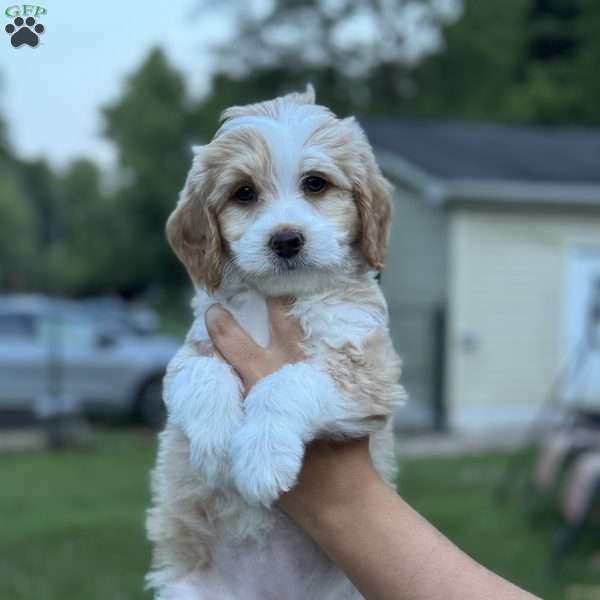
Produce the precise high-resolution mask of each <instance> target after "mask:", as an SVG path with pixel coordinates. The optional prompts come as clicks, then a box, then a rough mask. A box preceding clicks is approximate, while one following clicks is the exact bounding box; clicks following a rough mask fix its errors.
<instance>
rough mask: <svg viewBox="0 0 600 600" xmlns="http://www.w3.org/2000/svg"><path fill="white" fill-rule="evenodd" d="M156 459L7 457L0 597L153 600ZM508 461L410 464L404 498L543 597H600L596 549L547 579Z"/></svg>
mask: <svg viewBox="0 0 600 600" xmlns="http://www.w3.org/2000/svg"><path fill="white" fill-rule="evenodd" d="M153 455H154V444H153V441H152V439H151V438H150V437H148V436H146V435H143V434H124V433H107V434H102V435H101V436H99V438H98V444H97V446H96V449H94V450H91V451H87V452H81V453H74V452H73V453H71V452H65V453H60V454H54V455H51V454H38V453H35V454H34V453H32V454H24V455H18V456H0V599H1V600H96V599H98V600H100V599H102V600H107V599H110V600H121V599H123V600H124V599H127V600H134V599H142V598H148V597H149V595H148V594H146V593H144V592H143V590H142V577H143V574H144V572H145V570H146V567H147V564H148V560H149V549H148V546H147V544H146V542H145V540H144V531H143V519H144V508H145V506H146V504H147V501H148V470H149V468H150V465H151V464H152V461H153ZM504 460H505V459H504V458H503V457H502V456H498V455H490V456H483V457H476V458H449V459H419V460H410V461H404V462H403V465H402V475H401V484H402V492H403V494H404V496H405V498H406V499H407V500H408V501H409V502H410V503H411V504H412V505H413V506H414V507H416V508H417V509H418V510H419V511H420V512H422V513H423V514H424V515H425V516H426V517H427V518H428V519H430V520H431V521H432V522H433V523H434V524H435V525H436V526H437V527H438V528H440V529H441V530H442V531H443V532H444V533H445V534H447V535H448V536H449V537H450V538H451V539H452V540H454V541H455V542H456V543H457V544H458V545H459V546H461V547H462V548H464V549H465V550H466V551H467V552H469V553H470V554H471V555H472V556H474V557H475V558H477V559H478V560H479V561H481V562H482V563H483V564H485V565H487V566H488V567H490V568H492V569H494V570H495V571H497V572H499V573H501V574H503V575H505V576H506V577H508V578H509V579H511V580H513V581H515V582H516V583H519V584H520V585H522V586H523V587H525V588H527V589H530V590H531V591H533V592H535V593H537V594H539V595H541V596H542V597H543V598H547V599H556V600H558V599H561V600H563V599H567V600H592V599H594V598H596V599H597V598H600V567H599V566H598V562H599V561H598V555H596V557H595V558H594V556H593V553H592V552H591V548H592V547H593V541H594V540H593V539H591V540H584V541H583V544H582V545H581V547H580V549H579V551H578V552H577V554H575V555H574V556H573V557H571V558H570V559H569V560H567V561H566V562H565V564H564V567H563V569H562V571H561V574H560V576H556V577H555V578H553V579H549V578H548V577H547V576H546V575H544V574H543V572H542V568H541V567H542V565H543V563H544V561H545V559H546V557H547V553H548V548H549V542H550V539H551V537H552V531H553V525H554V521H553V520H551V519H550V518H548V517H546V518H537V519H536V521H535V524H532V523H531V522H530V521H531V520H530V519H527V518H526V517H525V516H524V513H523V511H522V510H521V509H519V508H518V507H516V506H514V505H509V506H504V507H502V506H500V505H498V504H497V503H495V502H494V500H493V499H492V497H491V488H492V487H493V485H494V483H495V481H496V480H497V477H498V474H499V472H500V470H501V469H502V465H503V464H504ZM595 586H597V587H595ZM310 600H312V599H310ZM315 600H317V599H315Z"/></svg>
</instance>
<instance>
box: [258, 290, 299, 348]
mask: <svg viewBox="0 0 600 600" xmlns="http://www.w3.org/2000/svg"><path fill="white" fill-rule="evenodd" d="M292 303H293V298H290V297H287V296H281V297H278V298H268V299H267V310H268V313H269V324H270V328H271V338H272V339H273V338H275V341H281V342H286V343H297V342H300V341H301V340H302V338H303V337H304V331H303V330H302V326H301V325H300V321H299V320H298V319H297V318H295V317H290V316H289V314H288V311H289V310H290V307H291V305H292Z"/></svg>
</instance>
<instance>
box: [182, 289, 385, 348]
mask: <svg viewBox="0 0 600 600" xmlns="http://www.w3.org/2000/svg"><path fill="white" fill-rule="evenodd" d="M370 292H371V293H370V294H369V296H370V298H369V299H368V300H367V301H365V300H364V296H363V297H362V298H361V299H360V300H359V299H358V298H357V299H356V300H355V299H354V298H353V295H352V294H351V293H349V292H344V291H340V290H335V291H331V292H324V293H321V294H315V295H312V296H308V297H306V298H301V299H298V300H297V301H296V302H295V303H294V305H293V307H292V308H291V309H290V314H292V315H295V316H296V317H298V318H299V319H300V322H301V324H302V327H303V329H304V331H305V334H306V341H307V343H308V344H309V345H313V344H316V343H317V341H318V342H319V343H325V344H327V345H328V346H329V347H331V348H340V347H341V346H343V345H344V344H345V343H348V342H351V343H353V344H354V345H355V346H357V347H360V345H361V342H362V340H363V339H364V337H365V336H367V335H368V334H369V333H370V332H372V331H373V330H375V329H377V328H380V327H383V328H387V325H388V315H387V306H386V304H385V300H384V298H383V295H382V294H381V292H380V291H379V289H378V287H377V285H376V284H374V286H373V287H371V289H370ZM357 295H358V294H357ZM215 302H219V303H220V304H221V305H222V306H223V307H224V308H226V309H227V310H229V311H230V312H231V313H232V314H233V316H234V317H235V319H236V320H237V322H238V323H240V325H241V326H242V327H243V328H244V329H245V330H246V332H247V333H248V334H249V335H250V336H251V337H252V338H253V339H254V340H255V341H256V342H257V343H258V344H260V345H261V346H267V345H268V343H269V320H268V313H267V305H266V301H265V298H264V296H262V295H261V294H259V293H258V292H256V291H254V290H251V289H245V290H242V291H239V292H237V293H236V294H233V295H229V296H221V297H209V296H208V295H207V294H206V293H204V292H202V291H198V292H197V294H196V296H195V298H194V301H193V307H194V314H195V317H196V318H195V322H194V324H193V326H192V329H191V330H190V338H191V339H192V340H193V341H202V340H207V339H209V336H208V332H207V330H206V325H205V323H204V314H205V312H206V310H207V309H208V307H209V306H211V305H212V304H214V303H215Z"/></svg>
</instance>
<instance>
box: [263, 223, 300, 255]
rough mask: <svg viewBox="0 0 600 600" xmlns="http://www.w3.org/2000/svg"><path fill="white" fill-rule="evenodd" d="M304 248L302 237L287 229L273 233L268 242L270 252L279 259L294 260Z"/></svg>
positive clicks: (297, 232) (298, 233) (296, 232)
mask: <svg viewBox="0 0 600 600" xmlns="http://www.w3.org/2000/svg"><path fill="white" fill-rule="evenodd" d="M302 246H304V236H303V235H302V234H301V233H300V232H299V231H292V230H289V229H286V230H283V231H279V232H277V233H275V234H274V235H273V236H272V237H271V239H270V240H269V247H270V248H271V250H272V251H273V252H274V253H275V254H276V255H277V256H279V257H281V258H294V256H296V255H297V254H298V253H299V252H300V250H301V249H302Z"/></svg>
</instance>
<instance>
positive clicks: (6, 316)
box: [0, 295, 180, 426]
mask: <svg viewBox="0 0 600 600" xmlns="http://www.w3.org/2000/svg"><path fill="white" fill-rule="evenodd" d="M179 346H180V342H179V341H178V340H176V339H174V338H169V337H165V336H160V335H156V334H154V333H150V332H148V331H147V330H144V328H143V327H140V326H139V322H137V321H136V320H135V319H134V318H133V317H132V316H131V315H130V314H129V313H128V311H126V310H125V309H122V308H120V307H119V305H118V304H115V303H113V304H108V305H107V304H106V303H87V304H86V303H81V302H74V301H68V300H58V299H50V298H47V297H44V296H27V295H13V296H0V419H1V418H2V417H1V415H2V413H3V412H5V413H8V412H14V411H17V412H28V413H35V414H37V415H40V416H44V415H46V416H47V415H55V414H60V413H61V412H66V413H70V412H76V411H82V412H83V411H85V412H90V411H98V410H101V411H103V412H106V411H111V412H117V413H121V414H124V415H125V414H126V415H135V416H136V417H138V418H140V419H141V420H142V421H144V422H146V423H147V424H149V425H152V426H158V425H159V424H160V423H161V422H162V420H163V418H164V408H163V404H162V377H163V374H164V371H165V368H166V366H167V363H168V362H169V360H170V359H171V357H172V356H173V354H175V352H176V351H177V349H178V347H179Z"/></svg>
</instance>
